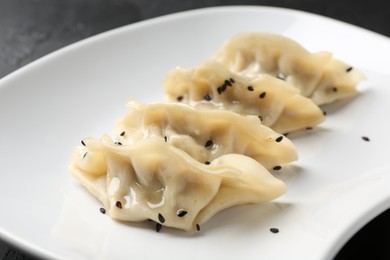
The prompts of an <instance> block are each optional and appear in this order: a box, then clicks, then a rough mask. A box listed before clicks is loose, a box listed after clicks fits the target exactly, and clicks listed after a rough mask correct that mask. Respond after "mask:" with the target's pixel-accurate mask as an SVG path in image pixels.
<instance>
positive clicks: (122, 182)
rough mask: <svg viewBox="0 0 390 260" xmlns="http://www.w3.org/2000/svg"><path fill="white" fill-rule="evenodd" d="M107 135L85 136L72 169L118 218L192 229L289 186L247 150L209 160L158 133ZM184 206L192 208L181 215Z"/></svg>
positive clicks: (278, 192) (108, 210) (280, 191)
mask: <svg viewBox="0 0 390 260" xmlns="http://www.w3.org/2000/svg"><path fill="white" fill-rule="evenodd" d="M103 139H104V140H103V141H101V140H97V139H92V138H87V139H84V143H85V144H86V147H84V146H82V147H76V148H75V150H74V154H73V162H72V164H71V166H70V170H71V172H72V174H73V175H74V177H75V178H77V179H78V180H79V181H80V182H81V183H82V185H84V186H85V187H86V188H87V189H88V190H89V191H90V192H91V193H92V194H93V195H94V196H95V197H97V198H98V199H99V200H100V201H101V202H102V203H103V204H104V207H105V209H106V212H107V214H108V215H109V216H110V217H112V218H113V219H118V220H123V221H134V222H136V221H144V220H148V219H151V220H154V221H155V222H157V223H160V224H161V225H164V226H169V227H174V228H178V229H183V230H187V231H193V230H195V229H196V227H197V225H201V224H203V223H205V222H206V221H207V220H209V219H210V218H211V217H212V216H213V215H215V214H216V213H217V212H219V211H221V210H223V209H225V208H228V207H232V206H235V205H241V204H247V203H262V202H265V201H270V200H273V199H275V198H277V197H279V196H280V195H282V194H283V193H285V191H286V186H285V184H284V183H283V182H282V181H280V180H278V179H276V178H275V177H273V176H272V175H271V174H270V173H269V172H268V171H267V170H266V169H265V168H264V167H263V166H261V165H260V164H259V163H258V162H256V161H255V160H253V159H252V158H250V157H247V156H244V155H239V154H228V155H223V156H221V157H220V158H218V159H216V160H214V161H212V162H211V163H210V164H209V165H205V164H203V163H199V162H197V161H196V160H194V159H193V158H192V157H191V156H189V155H188V154H186V153H185V152H183V151H181V150H179V149H177V148H175V147H173V146H172V145H169V144H167V143H165V142H164V141H163V140H161V139H159V138H151V139H147V140H143V141H140V142H137V143H136V144H134V145H131V146H121V145H117V144H114V143H113V142H112V141H111V140H110V139H109V138H108V137H105V138H103ZM118 202H119V205H118ZM118 206H119V207H118ZM180 210H182V211H186V212H187V214H185V215H184V216H182V217H180V216H178V212H179V211H180Z"/></svg>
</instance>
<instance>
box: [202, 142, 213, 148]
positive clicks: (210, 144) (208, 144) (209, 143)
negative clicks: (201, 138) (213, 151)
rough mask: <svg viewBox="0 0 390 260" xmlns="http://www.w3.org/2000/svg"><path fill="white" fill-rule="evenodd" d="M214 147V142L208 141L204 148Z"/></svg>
mask: <svg viewBox="0 0 390 260" xmlns="http://www.w3.org/2000/svg"><path fill="white" fill-rule="evenodd" d="M213 145H214V142H213V140H207V142H206V143H205V144H204V147H206V148H211V147H213Z"/></svg>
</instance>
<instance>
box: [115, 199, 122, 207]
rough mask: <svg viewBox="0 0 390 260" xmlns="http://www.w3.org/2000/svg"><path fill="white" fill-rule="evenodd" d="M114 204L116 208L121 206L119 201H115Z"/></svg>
mask: <svg viewBox="0 0 390 260" xmlns="http://www.w3.org/2000/svg"><path fill="white" fill-rule="evenodd" d="M115 206H117V207H118V208H120V209H121V208H122V203H121V202H120V201H117V202H116V203H115Z"/></svg>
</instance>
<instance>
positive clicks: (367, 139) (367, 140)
mask: <svg viewBox="0 0 390 260" xmlns="http://www.w3.org/2000/svg"><path fill="white" fill-rule="evenodd" d="M362 139H363V140H364V141H366V142H369V141H370V138H368V137H367V136H362Z"/></svg>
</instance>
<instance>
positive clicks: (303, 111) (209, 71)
mask: <svg viewBox="0 0 390 260" xmlns="http://www.w3.org/2000/svg"><path fill="white" fill-rule="evenodd" d="M164 92H165V96H166V98H167V99H168V100H170V101H179V102H181V103H186V104H189V105H191V106H194V107H197V108H201V107H208V108H217V109H225V110H229V111H233V112H236V113H240V114H243V115H255V116H258V117H259V118H261V121H262V123H263V124H264V125H266V126H269V127H271V128H272V129H273V130H275V131H276V132H279V133H288V132H292V131H296V130H300V129H304V128H307V127H313V126H315V125H317V124H319V123H320V122H322V121H323V120H324V115H323V112H322V110H321V109H320V108H319V107H318V106H317V105H316V104H314V103H313V101H311V100H310V99H309V98H306V97H304V96H302V95H300V94H299V90H298V89H296V88H295V87H293V86H292V85H290V84H289V83H287V82H286V81H284V80H280V79H277V78H275V77H272V76H270V75H267V74H261V75H257V76H256V77H247V76H244V75H239V74H237V73H234V72H231V71H230V70H228V69H227V68H225V67H224V66H223V65H222V64H220V63H218V62H215V61H207V62H204V63H202V64H200V65H199V66H197V67H195V68H192V69H184V68H180V67H178V68H175V69H173V70H172V71H170V72H169V73H168V77H167V79H166V80H165V81H164Z"/></svg>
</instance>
